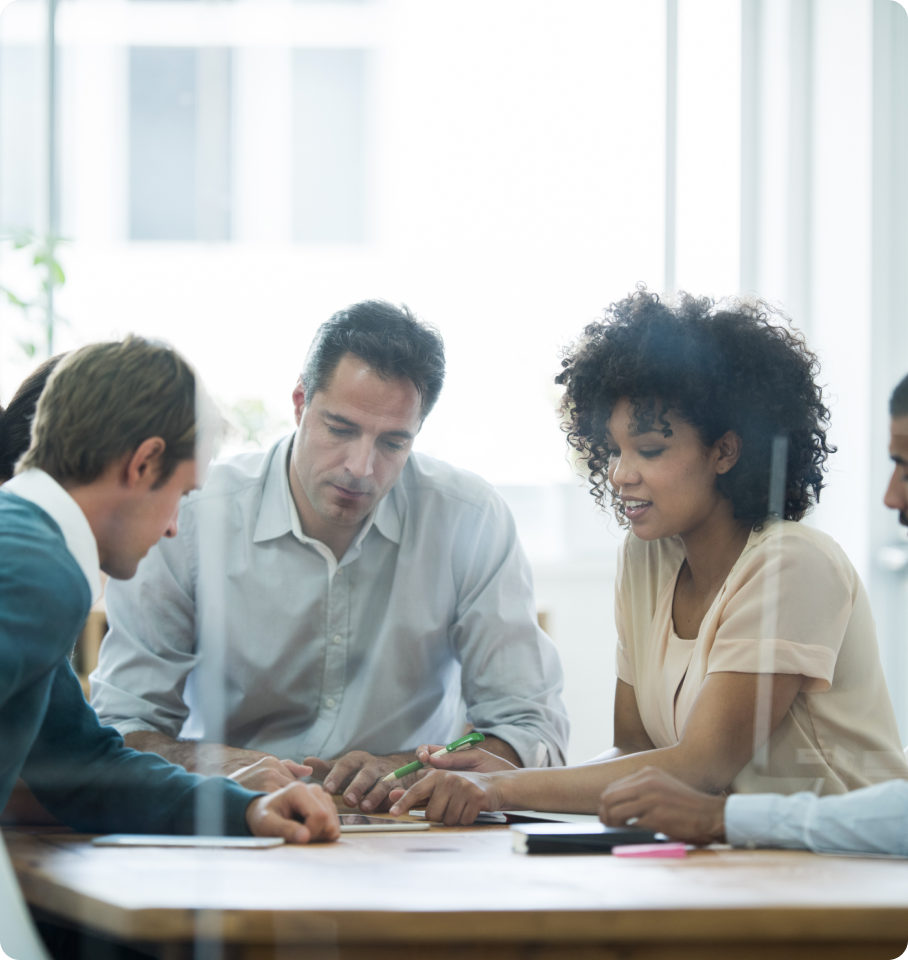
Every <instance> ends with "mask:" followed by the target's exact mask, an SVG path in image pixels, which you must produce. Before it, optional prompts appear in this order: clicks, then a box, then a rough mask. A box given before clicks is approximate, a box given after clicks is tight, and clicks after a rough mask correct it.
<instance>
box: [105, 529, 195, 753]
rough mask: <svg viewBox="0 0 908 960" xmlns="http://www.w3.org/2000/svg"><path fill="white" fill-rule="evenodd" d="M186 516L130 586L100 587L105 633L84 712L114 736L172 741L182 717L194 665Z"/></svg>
mask: <svg viewBox="0 0 908 960" xmlns="http://www.w3.org/2000/svg"><path fill="white" fill-rule="evenodd" d="M190 525H191V524H190V521H189V518H188V517H187V516H186V511H181V512H180V528H181V529H180V536H178V537H176V538H175V539H173V540H161V541H160V542H159V543H158V544H157V545H156V546H154V547H152V548H151V550H150V551H149V553H148V556H146V557H145V558H144V559H143V560H142V562H141V563H140V564H139V569H138V572H137V573H136V575H135V576H134V577H133V578H132V580H113V579H111V580H110V581H108V584H107V592H106V598H105V599H106V606H107V622H108V625H109V630H108V633H107V636H106V637H105V638H104V642H103V643H102V644H101V651H100V654H99V656H98V667H97V669H96V670H95V671H94V672H93V673H92V674H91V677H90V680H91V705H92V706H93V707H94V708H95V710H96V711H97V713H98V716H99V717H100V720H101V723H103V724H105V725H106V726H111V727H115V728H116V729H117V730H118V731H119V733H120V735H121V736H126V734H127V733H134V732H136V731H139V730H147V731H157V732H160V733H163V734H166V735H167V736H170V737H177V736H179V734H180V731H181V730H182V728H183V723H184V721H185V720H186V717H187V716H188V715H189V707H188V705H187V704H186V703H185V701H184V699H183V690H184V687H185V685H186V678H187V676H188V675H189V672H190V671H191V670H192V669H193V667H194V666H195V665H196V663H197V660H198V657H197V655H196V627H195V602H194V593H195V590H194V569H193V568H194V563H193V562H192V560H191V558H190V557H189V556H187V550H188V548H189V545H190V544H191V543H192V542H193V537H192V535H191V532H190V531H189V530H188V529H186V528H187V527H188V526H190Z"/></svg>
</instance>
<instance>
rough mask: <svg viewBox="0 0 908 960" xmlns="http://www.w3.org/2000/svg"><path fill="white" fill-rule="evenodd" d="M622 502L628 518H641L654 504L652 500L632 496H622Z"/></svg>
mask: <svg viewBox="0 0 908 960" xmlns="http://www.w3.org/2000/svg"><path fill="white" fill-rule="evenodd" d="M621 504H622V506H623V507H624V515H625V516H626V517H627V519H628V520H631V521H633V520H639V519H640V518H641V517H642V516H643V515H644V514H645V513H646V511H647V510H649V508H650V507H651V506H652V505H653V502H652V500H636V499H634V498H632V497H622V498H621Z"/></svg>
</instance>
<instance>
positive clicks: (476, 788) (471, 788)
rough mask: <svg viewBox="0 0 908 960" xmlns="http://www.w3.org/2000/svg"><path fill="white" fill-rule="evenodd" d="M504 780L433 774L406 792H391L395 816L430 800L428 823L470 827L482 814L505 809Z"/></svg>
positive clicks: (443, 772)
mask: <svg viewBox="0 0 908 960" xmlns="http://www.w3.org/2000/svg"><path fill="white" fill-rule="evenodd" d="M470 752H471V753H472V752H474V751H470ZM475 752H477V753H484V752H485V751H482V750H479V751H475ZM495 759H496V760H497V759H498V758H497V757H496V758H495ZM505 762H507V761H505ZM500 777H501V775H500V774H496V773H455V772H453V771H447V770H430V771H429V772H428V773H427V774H426V775H425V776H424V777H423V778H422V779H421V780H419V781H418V782H417V783H416V784H414V785H413V786H412V787H410V789H409V790H407V791H406V792H405V791H403V790H401V789H397V790H392V791H391V800H392V801H393V803H394V806H392V807H391V811H390V812H391V816H392V817H399V816H402V815H403V814H405V813H407V812H408V811H409V810H410V808H411V807H414V806H416V805H417V804H418V803H424V802H425V801H427V800H428V806H427V807H426V820H431V821H433V822H434V823H444V824H445V825H446V826H449V827H453V826H457V825H458V824H463V825H464V826H466V825H467V824H470V823H472V822H473V821H474V820H475V819H476V816H477V814H478V813H479V812H480V811H482V810H497V809H498V808H499V807H500V806H501V783H500Z"/></svg>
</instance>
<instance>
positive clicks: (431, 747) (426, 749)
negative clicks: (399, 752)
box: [416, 743, 444, 763]
mask: <svg viewBox="0 0 908 960" xmlns="http://www.w3.org/2000/svg"><path fill="white" fill-rule="evenodd" d="M439 750H444V745H443V744H441V743H424V744H423V745H422V746H421V747H417V748H416V759H417V760H421V761H422V762H423V763H428V762H429V757H431V755H432V754H433V753H438V751H439Z"/></svg>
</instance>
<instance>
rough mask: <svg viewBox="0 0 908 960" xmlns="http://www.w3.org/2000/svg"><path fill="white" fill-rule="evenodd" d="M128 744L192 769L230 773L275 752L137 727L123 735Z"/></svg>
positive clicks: (211, 772)
mask: <svg viewBox="0 0 908 960" xmlns="http://www.w3.org/2000/svg"><path fill="white" fill-rule="evenodd" d="M123 739H124V741H125V743H126V746H127V747H132V749H133V750H139V751H141V752H142V753H156V754H157V755H158V756H159V757H163V758H164V759H165V760H167V761H169V762H170V763H175V764H177V765H179V766H181V767H183V768H184V769H185V770H188V771H189V772H190V773H202V774H206V775H209V776H210V775H212V774H221V775H229V774H230V773H233V772H235V771H236V770H239V769H241V768H242V767H246V766H249V765H250V764H253V763H255V762H257V761H258V760H261V759H262V758H264V757H268V756H271V754H268V753H262V752H260V751H258V750H242V749H239V748H238V747H227V746H223V745H222V744H219V743H199V742H198V741H196V740H175V739H174V738H173V737H168V736H167V734H165V733H158V732H154V731H151V730H136V731H135V732H133V733H127V734H126V736H125V737H124V738H123Z"/></svg>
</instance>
